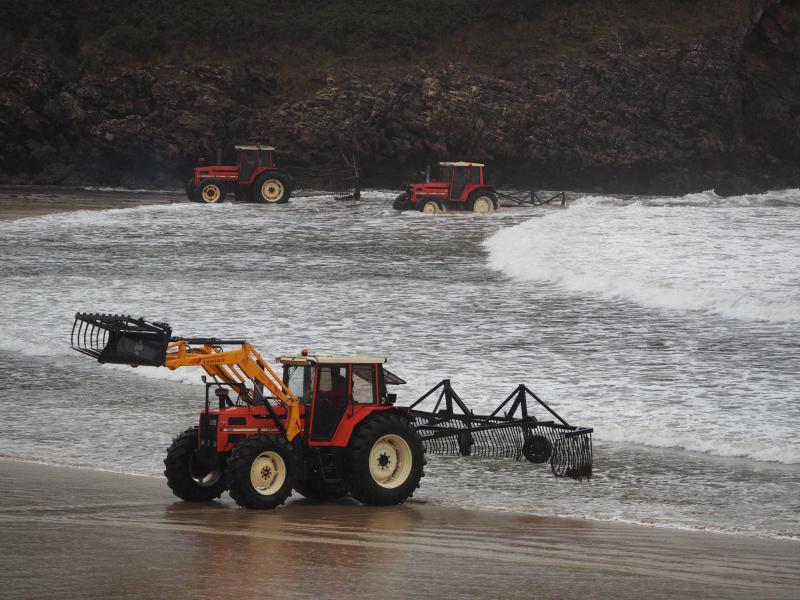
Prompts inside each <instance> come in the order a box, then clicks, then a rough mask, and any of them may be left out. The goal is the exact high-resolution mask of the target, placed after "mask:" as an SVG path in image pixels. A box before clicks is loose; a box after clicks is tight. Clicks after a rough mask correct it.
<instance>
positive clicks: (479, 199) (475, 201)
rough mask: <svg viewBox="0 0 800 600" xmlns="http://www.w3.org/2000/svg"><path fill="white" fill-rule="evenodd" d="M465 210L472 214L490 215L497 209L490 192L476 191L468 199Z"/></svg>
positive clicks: (495, 200) (494, 199)
mask: <svg viewBox="0 0 800 600" xmlns="http://www.w3.org/2000/svg"><path fill="white" fill-rule="evenodd" d="M465 208H466V209H467V210H468V211H470V212H474V213H483V214H485V213H490V212H492V211H494V210H495V209H496V208H497V198H495V197H494V194H492V193H491V192H486V191H477V192H474V193H473V194H472V195H471V196H470V197H469V199H468V200H467V204H466V206H465Z"/></svg>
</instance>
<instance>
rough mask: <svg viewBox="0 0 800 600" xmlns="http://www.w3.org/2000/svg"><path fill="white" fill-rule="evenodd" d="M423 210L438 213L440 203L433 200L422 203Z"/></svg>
mask: <svg viewBox="0 0 800 600" xmlns="http://www.w3.org/2000/svg"><path fill="white" fill-rule="evenodd" d="M422 212H424V213H428V214H433V213H438V212H439V205H438V204H436V202H433V201H432V200H431V201H430V202H426V203H425V204H423V205H422Z"/></svg>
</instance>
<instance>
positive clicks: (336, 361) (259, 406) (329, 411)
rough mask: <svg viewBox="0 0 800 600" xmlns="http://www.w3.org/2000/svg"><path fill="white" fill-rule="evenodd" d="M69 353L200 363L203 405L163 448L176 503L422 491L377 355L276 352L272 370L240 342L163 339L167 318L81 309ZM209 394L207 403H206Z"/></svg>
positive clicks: (405, 415) (415, 455) (384, 499)
mask: <svg viewBox="0 0 800 600" xmlns="http://www.w3.org/2000/svg"><path fill="white" fill-rule="evenodd" d="M72 347H73V348H74V349H76V350H78V351H79V352H82V353H84V354H87V355H89V356H91V357H93V358H96V359H97V360H98V361H99V362H101V363H112V364H127V365H131V366H166V367H167V368H168V369H177V368H180V367H200V368H201V369H203V370H204V371H205V372H206V375H205V376H204V377H203V381H204V382H205V385H206V394H205V407H204V410H203V411H202V412H201V413H200V415H199V419H198V424H197V425H195V426H193V427H190V428H189V429H187V430H185V431H184V432H183V433H181V434H180V435H178V436H177V437H176V438H175V439H174V440H173V442H172V445H171V446H170V447H169V449H168V450H167V456H166V458H165V460H164V465H165V467H166V468H165V470H164V475H166V478H167V485H168V486H169V487H170V489H171V490H172V492H173V493H174V494H175V495H176V496H177V497H178V498H181V499H182V500H187V501H190V502H207V501H209V500H213V499H215V498H218V497H219V496H220V495H221V494H222V493H223V492H224V491H226V490H227V491H228V492H229V493H230V495H231V497H232V498H233V499H234V500H235V501H236V503H237V504H239V505H240V506H243V507H245V508H256V509H265V508H275V507H277V506H279V505H281V504H283V503H284V501H285V500H286V499H287V498H288V497H289V496H290V495H291V493H292V490H293V489H294V490H295V491H296V492H298V493H299V494H301V495H303V496H306V497H308V498H319V499H331V498H339V497H341V496H344V495H346V494H348V493H349V494H350V495H351V496H352V497H353V498H355V499H356V500H358V501H360V502H362V503H364V504H368V505H391V504H399V503H401V502H404V501H405V500H406V499H407V498H409V497H410V496H411V495H412V494H413V493H414V491H415V490H416V489H417V488H418V487H419V483H420V479H421V478H422V477H423V475H424V473H423V468H424V465H425V448H424V446H423V443H422V440H421V438H420V436H419V434H418V433H417V431H416V429H415V428H414V425H413V424H412V416H411V413H410V409H407V408H400V407H396V406H394V403H395V400H396V398H397V396H396V394H391V393H388V390H387V385H390V384H402V383H405V382H404V381H403V380H402V379H400V378H399V377H397V376H396V375H394V374H392V373H390V372H389V371H387V370H386V369H385V368H384V366H383V365H384V362H385V359H384V358H379V357H370V356H314V355H310V354H308V353H307V352H305V351H303V352H301V353H300V354H299V355H295V356H282V357H280V358H279V359H278V360H279V362H280V363H281V364H282V365H283V373H282V375H279V374H278V373H276V372H275V371H274V370H273V369H272V367H270V366H269V364H268V363H267V361H266V360H264V358H263V357H262V356H261V355H260V354H259V353H258V352H257V351H256V349H255V348H253V346H251V345H250V344H249V343H248V342H247V341H246V340H225V339H219V338H181V337H172V328H171V327H170V326H169V325H167V324H166V323H159V322H150V321H145V320H143V319H132V318H131V317H125V316H121V315H106V314H97V313H78V314H77V315H76V316H75V325H74V327H73V330H72ZM211 396H216V400H217V401H216V402H214V403H212V402H211Z"/></svg>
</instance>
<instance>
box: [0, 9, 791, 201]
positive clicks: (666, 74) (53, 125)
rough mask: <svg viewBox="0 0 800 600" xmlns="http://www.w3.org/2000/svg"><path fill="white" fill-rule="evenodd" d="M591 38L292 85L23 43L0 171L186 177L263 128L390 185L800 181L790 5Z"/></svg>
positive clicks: (307, 159)
mask: <svg viewBox="0 0 800 600" xmlns="http://www.w3.org/2000/svg"><path fill="white" fill-rule="evenodd" d="M566 31H567V33H566V34H565V35H569V34H570V33H569V29H568V26H567V29H566ZM559 35H560V34H559ZM574 35H575V36H579V33H577V32H575V33H574ZM665 39H669V38H665ZM586 48H588V51H587V52H585V53H584V54H582V55H580V56H578V57H577V58H566V57H562V56H558V55H554V56H552V57H548V56H547V54H546V52H547V51H546V49H545V50H543V49H542V48H540V47H539V46H535V45H530V46H528V47H520V48H517V49H514V50H513V51H511V52H512V54H511V55H510V56H508V57H507V65H508V66H507V68H505V69H504V70H503V73H502V74H500V73H497V74H487V73H486V72H485V70H481V69H478V68H476V65H475V64H474V63H473V62H471V61H467V60H464V61H460V62H456V61H452V62H439V63H438V64H431V65H426V66H421V65H420V64H418V63H414V62H408V63H407V64H406V65H405V67H403V68H402V69H400V70H398V69H396V68H395V69H393V70H392V72H391V74H388V73H387V74H380V73H379V74H378V75H375V74H374V73H375V70H374V69H371V70H369V72H370V73H372V74H371V75H369V76H367V75H361V74H360V73H359V69H357V68H356V69H352V68H351V69H347V70H342V69H337V68H336V67H332V68H329V69H323V70H321V71H320V70H316V71H314V70H313V69H312V70H310V71H309V72H311V71H313V73H312V74H311V75H305V74H303V77H306V80H307V81H308V82H309V86H308V89H307V90H304V91H302V93H294V94H289V93H288V92H287V91H286V85H285V73H284V74H282V73H281V66H280V64H278V61H269V60H267V61H262V62H260V63H258V64H253V63H241V62H237V61H233V60H228V61H225V60H219V59H218V60H215V61H211V60H204V61H200V62H196V61H192V60H189V59H186V60H183V61H181V60H170V61H169V62H158V61H151V62H143V61H135V60H132V59H131V60H128V61H120V60H118V57H113V58H112V55H110V54H107V52H106V51H104V50H103V51H101V50H100V49H98V48H96V47H95V48H86V49H84V50H83V51H81V52H80V53H78V55H77V57H75V58H71V59H64V58H63V57H59V56H57V55H51V54H48V53H46V52H43V51H41V50H35V51H34V50H31V49H22V50H20V51H19V52H18V53H17V54H16V56H15V57H14V58H13V59H12V60H10V61H9V62H8V63H7V64H8V66H7V67H6V68H5V70H3V71H2V72H0V107H2V110H1V111H0V173H2V175H1V176H0V180H2V181H6V182H14V183H22V182H35V183H47V184H78V183H89V182H91V183H100V184H108V185H120V184H123V185H131V186H136V187H139V186H159V187H162V186H178V185H180V181H181V179H182V178H183V177H184V176H185V174H186V173H187V172H188V169H189V168H190V167H191V166H192V164H193V162H194V161H195V160H196V159H197V157H199V156H205V157H207V158H209V159H212V158H213V157H214V156H215V155H216V149H217V148H218V147H219V146H223V147H226V149H229V148H230V147H231V146H232V145H233V144H234V143H240V142H255V141H262V142H268V143H271V144H273V145H276V146H277V147H278V148H279V149H280V150H281V151H282V155H283V156H284V157H285V158H286V159H287V160H289V161H291V162H293V163H306V164H313V163H315V162H317V161H320V160H325V159H327V158H328V157H330V156H331V155H334V154H337V153H339V152H340V151H346V152H347V153H354V154H355V155H356V157H357V159H358V160H359V163H360V165H361V167H362V171H363V172H364V174H365V175H366V177H367V179H368V182H369V183H372V184H383V185H396V184H399V183H400V182H401V181H403V180H404V179H405V178H407V177H410V176H412V174H414V173H418V172H419V170H421V169H423V168H424V165H425V164H426V163H427V162H434V161H436V160H440V159H453V158H461V159H470V160H484V161H487V162H489V163H490V165H491V167H492V171H493V173H494V174H495V177H496V179H497V181H498V182H499V183H518V184H524V185H532V186H535V187H538V188H559V189H590V190H592V189H593V190H604V191H611V192H631V193H675V194H678V193H685V192H689V191H698V190H703V189H710V188H715V189H716V190H717V191H718V193H741V192H749V191H757V190H764V189H767V188H777V187H800V168H798V165H800V69H798V65H800V9H799V8H798V7H797V5H796V4H795V3H793V2H786V1H785V2H776V1H772V0H767V1H765V2H757V3H755V4H754V8H753V10H752V20H751V22H749V23H748V22H742V23H741V26H740V27H739V28H738V29H736V28H733V29H731V28H730V27H719V28H716V29H715V28H714V27H710V28H708V29H707V30H706V31H705V32H704V34H703V35H702V36H700V37H698V38H696V39H693V40H692V41H691V43H688V44H687V43H683V42H674V43H671V44H670V43H666V42H663V41H662V42H659V43H658V44H653V43H651V40H648V39H645V38H644V37H643V34H642V33H641V31H639V30H637V29H636V28H635V27H628V26H625V25H624V24H622V25H621V26H620V27H619V28H618V30H617V31H616V32H615V33H614V35H611V36H609V37H605V38H601V39H590V40H588V41H587V42H586ZM514 53H516V54H514ZM542 53H545V55H544V56H542ZM374 60H376V61H378V60H380V58H379V57H376V58H375V59H374ZM434 62H435V61H434ZM282 77H283V79H282ZM282 81H284V84H282V83H281V82H282Z"/></svg>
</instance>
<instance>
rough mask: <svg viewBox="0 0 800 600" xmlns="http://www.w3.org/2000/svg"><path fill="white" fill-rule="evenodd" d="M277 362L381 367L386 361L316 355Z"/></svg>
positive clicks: (353, 356)
mask: <svg viewBox="0 0 800 600" xmlns="http://www.w3.org/2000/svg"><path fill="white" fill-rule="evenodd" d="M278 361H279V362H280V363H281V364H284V365H301V366H304V365H375V364H378V365H382V364H383V363H385V362H386V359H385V358H384V357H382V356H364V355H362V354H350V355H327V356H323V355H318V354H309V355H307V356H304V355H300V356H279V357H278Z"/></svg>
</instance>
